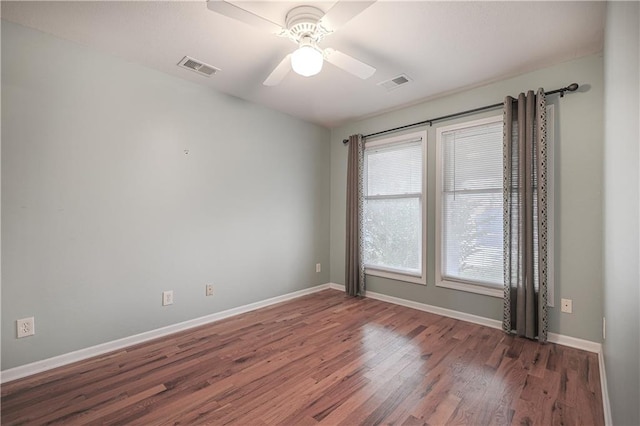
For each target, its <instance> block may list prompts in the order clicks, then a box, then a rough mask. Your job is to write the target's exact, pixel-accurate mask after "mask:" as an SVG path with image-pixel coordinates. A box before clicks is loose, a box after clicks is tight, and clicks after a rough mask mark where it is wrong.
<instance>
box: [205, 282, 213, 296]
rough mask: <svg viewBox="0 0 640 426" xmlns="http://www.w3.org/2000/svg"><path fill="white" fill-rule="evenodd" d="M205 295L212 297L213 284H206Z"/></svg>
mask: <svg viewBox="0 0 640 426" xmlns="http://www.w3.org/2000/svg"><path fill="white" fill-rule="evenodd" d="M205 294H206V295H207V296H213V284H207V285H206V287H205Z"/></svg>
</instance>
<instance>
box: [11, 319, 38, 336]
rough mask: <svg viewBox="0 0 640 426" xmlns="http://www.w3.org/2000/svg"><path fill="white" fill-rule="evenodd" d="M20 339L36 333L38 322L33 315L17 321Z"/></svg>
mask: <svg viewBox="0 0 640 426" xmlns="http://www.w3.org/2000/svg"><path fill="white" fill-rule="evenodd" d="M16 327H17V332H18V339H20V338H22V337H27V336H33V335H34V334H36V324H35V319H34V318H33V317H29V318H22V319H19V320H17V321H16Z"/></svg>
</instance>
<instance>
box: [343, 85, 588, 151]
mask: <svg viewBox="0 0 640 426" xmlns="http://www.w3.org/2000/svg"><path fill="white" fill-rule="evenodd" d="M578 87H580V86H579V85H578V83H571V84H570V85H568V86H567V87H563V88H561V89H556V90H551V91H549V92H544V94H545V95H553V94H555V93H560V97H564V93H565V92H575V91H576V90H578ZM503 105H504V102H500V103H499V104H493V105H487V106H483V107H479V108H474V109H469V110H466V111H462V112H456V113H454V114H449V115H443V116H442V117H436V118H431V119H429V120H424V121H419V122H417V123H412V124H406V125H404V126H400V127H394V128H393V129H387V130H382V131H379V132H375V133H371V134H369V135H364V136H363V139H366V138H370V137H373V136H379V135H384V134H386V133H391V132H396V131H398V130H403V129H408V128H410V127H416V126H421V125H423V124H428V125H429V126H431V125H432V124H433V123H435V122H436V121H442V120H448V119H449V118H455V117H460V116H463V115H467V114H473V113H474V112H480V111H487V110H490V109H495V108H498V107H501V106H503ZM342 143H343V144H345V145H346V144H348V143H349V139H343V140H342Z"/></svg>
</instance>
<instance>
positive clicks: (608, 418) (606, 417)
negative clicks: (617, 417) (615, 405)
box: [598, 348, 613, 426]
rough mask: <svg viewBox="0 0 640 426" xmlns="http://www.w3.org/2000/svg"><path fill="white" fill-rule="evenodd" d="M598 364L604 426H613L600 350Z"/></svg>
mask: <svg viewBox="0 0 640 426" xmlns="http://www.w3.org/2000/svg"><path fill="white" fill-rule="evenodd" d="M598 362H599V367H600V387H601V388H602V408H603V411H604V424H605V426H613V418H612V417H611V402H610V401H609V387H608V386H607V373H606V372H605V369H604V351H603V350H602V348H600V351H599V352H598Z"/></svg>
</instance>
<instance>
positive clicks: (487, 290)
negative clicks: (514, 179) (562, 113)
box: [434, 104, 556, 307]
mask: <svg viewBox="0 0 640 426" xmlns="http://www.w3.org/2000/svg"><path fill="white" fill-rule="evenodd" d="M496 122H500V123H502V122H503V116H502V115H495V116H490V117H485V118H480V119H475V120H467V121H463V122H459V123H455V124H451V125H448V126H440V127H437V128H436V159H435V160H436V178H435V198H436V199H435V208H436V211H435V217H436V223H435V227H436V229H435V268H434V269H435V284H436V286H437V287H443V288H450V289H454V290H462V291H466V292H470V293H476V294H483V295H486V296H492V297H498V298H503V297H504V288H503V287H504V284H503V286H502V287H499V288H498V287H495V286H488V285H487V284H484V285H483V284H482V283H479V282H472V281H469V280H447V279H443V277H442V261H443V253H442V242H443V241H442V237H443V229H442V226H443V224H442V219H443V217H442V207H443V202H442V195H443V191H442V185H443V178H442V172H443V164H442V154H443V152H442V134H443V133H444V132H447V131H451V130H458V129H464V128H468V127H473V126H481V125H485V124H491V123H496ZM554 123H555V109H554V106H553V104H550V105H547V147H548V149H547V152H548V153H550V154H551V155H549V156H548V158H547V168H548V169H547V200H548V206H547V213H548V216H547V233H548V249H547V256H548V259H549V260H548V263H547V273H548V279H547V305H548V306H551V307H553V306H554V304H555V301H554V298H555V294H554V293H555V283H554V282H555V266H554V265H555V249H554V246H555V244H554V240H555V238H554V235H555V209H554V205H555V176H554V175H555V151H556V146H555V139H556V134H555V126H554Z"/></svg>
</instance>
